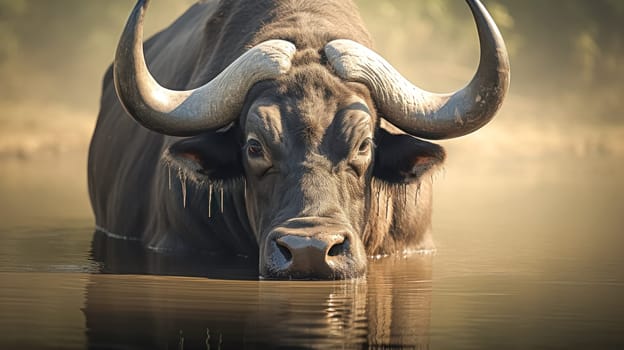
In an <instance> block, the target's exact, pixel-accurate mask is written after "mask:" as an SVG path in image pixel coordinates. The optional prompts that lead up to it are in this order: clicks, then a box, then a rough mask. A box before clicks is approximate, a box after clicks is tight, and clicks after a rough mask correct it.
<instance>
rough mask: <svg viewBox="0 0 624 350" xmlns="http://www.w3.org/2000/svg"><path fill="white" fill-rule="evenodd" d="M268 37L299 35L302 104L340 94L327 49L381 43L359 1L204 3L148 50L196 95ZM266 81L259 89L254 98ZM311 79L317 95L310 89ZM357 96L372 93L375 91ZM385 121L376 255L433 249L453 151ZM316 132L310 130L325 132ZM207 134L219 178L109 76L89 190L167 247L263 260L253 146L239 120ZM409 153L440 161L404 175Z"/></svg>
mask: <svg viewBox="0 0 624 350" xmlns="http://www.w3.org/2000/svg"><path fill="white" fill-rule="evenodd" d="M148 21H149V13H148ZM268 39H284V40H289V41H291V42H293V43H294V44H295V45H296V46H297V48H298V53H297V56H296V57H295V59H294V60H293V66H294V67H293V70H292V72H291V73H290V74H289V75H288V76H286V77H283V78H282V79H283V80H284V81H283V82H285V84H284V86H290V87H292V89H291V90H290V91H289V93H291V94H293V97H296V96H297V95H301V96H303V95H305V93H306V91H310V90H313V91H317V92H320V93H321V94H325V95H327V96H329V95H332V94H333V93H334V88H333V87H330V88H329V90H331V91H325V89H326V88H327V85H324V84H331V82H332V81H335V80H336V79H337V78H336V77H335V76H333V75H332V71H331V68H329V67H327V65H326V62H325V59H324V57H323V55H322V48H323V46H324V45H325V44H326V43H327V42H329V41H331V40H333V39H351V40H354V41H357V42H360V43H362V44H364V45H367V46H370V45H371V39H370V35H369V34H368V33H367V31H366V30H365V29H364V26H363V24H362V21H361V19H360V17H359V15H358V13H357V10H356V7H355V5H353V4H352V3H351V2H350V1H342V0H340V1H303V0H301V1H293V0H290V1H286V0H282V1H249V2H245V1H222V2H219V3H217V2H215V1H203V2H201V3H198V4H196V5H194V6H193V7H191V8H190V9H189V10H188V11H187V12H186V13H185V14H184V15H183V16H182V17H180V18H179V19H178V20H177V21H176V22H175V23H173V24H172V25H171V26H170V27H169V28H167V29H165V30H163V31H162V32H160V33H158V34H157V35H155V36H154V37H152V38H151V39H149V40H148V41H147V43H146V45H145V55H146V59H147V62H148V65H149V67H150V70H151V72H152V73H153V75H154V76H155V78H156V79H157V80H158V81H159V82H160V83H161V84H162V85H164V86H167V87H169V88H172V89H188V88H194V87H197V86H200V85H203V84H204V83H206V82H207V81H209V80H211V79H212V78H213V77H214V76H216V75H217V74H218V73H219V72H221V71H222V70H223V69H224V68H225V67H227V66H228V65H229V64H230V63H231V62H232V61H233V60H235V59H236V58H238V57H239V56H240V55H241V54H242V53H243V52H244V51H245V50H246V49H247V48H249V47H251V46H253V45H255V44H257V43H259V42H262V41H265V40H268ZM288 79H291V80H292V81H290V82H286V80H288ZM262 84H264V83H259V84H258V85H257V86H256V87H255V88H254V89H252V91H250V93H249V95H248V101H251V100H253V96H254V94H255V93H256V92H257V91H261V90H262V86H261V85H262ZM311 84H312V85H314V84H317V86H316V87H317V88H316V89H310V86H311ZM297 87H300V90H299V91H298V90H297ZM352 89H353V90H362V95H367V94H368V92H367V91H366V88H364V87H363V86H352ZM368 99H369V102H368V103H369V106H371V108H372V110H371V112H372V113H373V114H374V104H373V102H372V101H370V97H368ZM248 108H249V106H246V107H245V108H244V109H243V115H244V112H245V110H246V109H248ZM382 117H383V116H376V115H375V116H374V122H375V124H376V130H377V131H376V132H375V144H376V150H375V151H376V153H375V160H374V163H375V168H374V169H371V172H372V176H369V177H368V180H367V181H368V187H367V188H368V190H367V191H366V193H365V194H364V195H365V206H366V211H365V215H364V216H363V217H362V220H364V221H363V222H361V226H362V227H363V229H362V231H361V232H360V234H361V239H362V241H363V243H364V246H365V248H366V252H367V253H368V254H369V255H377V254H391V253H395V252H397V251H399V252H401V251H404V250H405V249H420V248H431V247H432V243H431V240H430V232H429V230H430V224H431V222H430V219H431V179H430V175H431V172H432V171H433V170H434V168H435V167H436V166H437V165H438V164H440V163H441V162H442V161H443V160H444V151H443V150H442V148H440V147H438V146H436V145H432V144H429V143H425V142H423V141H418V140H416V139H414V138H412V137H411V136H407V135H403V134H402V133H401V132H400V131H399V130H397V129H396V128H394V127H393V126H391V125H389V124H387V123H385V122H384V121H382ZM310 125H313V123H312V124H310V123H308V124H307V126H308V127H307V128H303V129H302V130H301V132H302V133H315V132H318V128H314V127H310ZM201 137H202V141H201V142H202V143H203V146H202V147H205V148H211V149H218V150H220V152H221V155H222V156H223V161H222V162H223V164H217V165H215V164H210V165H206V166H205V168H210V173H201V172H202V171H204V172H205V170H200V169H192V168H189V166H188V165H189V164H185V163H184V161H180V159H176V158H175V157H173V156H172V153H171V151H170V149H171V150H174V151H175V147H176V146H175V143H176V142H179V141H182V139H180V138H176V137H169V136H163V135H160V134H157V133H154V132H151V131H149V130H147V129H145V128H143V127H141V126H139V125H138V124H136V123H135V122H134V121H133V120H132V119H131V118H130V117H128V116H127V115H125V112H124V110H123V109H122V108H121V106H120V105H119V102H118V99H117V97H116V95H115V91H114V87H113V84H112V73H111V69H109V70H108V72H107V73H106V75H105V77H104V83H103V94H102V100H101V109H100V113H99V117H98V121H97V126H96V129H95V132H94V135H93V139H92V143H91V147H90V151H89V166H88V173H89V193H90V196H91V203H92V206H93V209H94V212H95V217H96V224H97V225H98V227H100V228H103V229H106V230H107V231H109V232H113V233H114V234H115V235H118V236H124V237H131V238H135V239H138V240H140V241H142V242H143V244H144V245H145V246H146V247H149V248H150V249H154V250H157V251H172V252H184V251H191V250H192V251H203V252H210V253H219V254H221V253H222V254H227V255H245V256H250V257H254V256H257V254H258V243H257V240H256V237H255V236H254V235H253V234H252V231H253V230H252V228H251V227H250V223H249V220H248V218H247V213H246V211H245V198H244V197H245V193H244V192H245V190H244V186H243V185H244V184H245V181H246V180H245V178H244V177H243V176H242V173H241V171H242V169H241V164H240V162H238V161H237V159H239V158H237V157H240V156H239V155H238V154H237V153H236V152H239V151H240V148H241V146H242V142H243V140H241V135H240V128H239V125H238V123H236V124H235V125H234V126H233V127H232V128H230V129H229V130H227V131H224V132H223V131H220V132H218V131H210V132H207V133H205V134H203V135H201ZM313 137H314V136H313V135H312V134H311V135H310V138H313ZM396 137H399V138H398V139H397V138H396ZM403 138H407V139H403ZM396 140H400V142H399V144H400V147H399V146H396V142H395V141H396ZM401 142H405V143H406V144H401ZM393 145H395V146H393ZM403 146H405V147H408V148H409V147H411V148H412V149H418V147H422V148H423V156H424V157H425V158H426V159H427V160H428V162H426V164H424V165H423V166H421V167H418V169H416V168H412V167H411V166H408V165H406V167H407V168H406V169H403V170H404V171H405V174H403V175H401V174H402V168H401V167H402V166H403V165H402V164H412V163H410V162H411V159H408V158H409V157H410V155H409V154H405V153H402V152H401V147H403ZM383 149H387V150H388V151H389V152H385V153H384V152H380V150H383ZM404 158H405V159H404ZM211 159H212V158H211ZM233 159H234V160H233ZM213 161H214V159H213ZM237 167H238V168H237ZM397 170H398V172H397ZM170 184H171V187H170ZM209 194H212V196H211V197H209ZM222 198H223V201H221V199H222ZM343 205H344V204H343Z"/></svg>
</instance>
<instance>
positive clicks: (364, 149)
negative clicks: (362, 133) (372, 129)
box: [358, 138, 373, 156]
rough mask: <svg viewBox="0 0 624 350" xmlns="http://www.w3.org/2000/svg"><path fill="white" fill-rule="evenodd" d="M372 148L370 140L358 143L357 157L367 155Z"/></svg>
mask: <svg viewBox="0 0 624 350" xmlns="http://www.w3.org/2000/svg"><path fill="white" fill-rule="evenodd" d="M372 146H373V140H371V139H370V138H367V139H365V140H364V141H362V143H360V147H358V155H359V156H365V155H367V154H368V153H369V152H370V150H371V148H372Z"/></svg>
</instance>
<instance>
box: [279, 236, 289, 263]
mask: <svg viewBox="0 0 624 350" xmlns="http://www.w3.org/2000/svg"><path fill="white" fill-rule="evenodd" d="M275 243H276V244H277V249H278V250H279V252H280V253H282V256H283V257H284V259H286V262H289V261H291V260H292V253H291V252H290V249H288V247H287V246H285V245H284V244H283V243H282V242H280V241H279V240H277V241H276V242H275Z"/></svg>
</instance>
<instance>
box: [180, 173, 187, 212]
mask: <svg viewBox="0 0 624 350" xmlns="http://www.w3.org/2000/svg"><path fill="white" fill-rule="evenodd" d="M180 184H182V204H183V206H184V208H186V177H184V178H181V179H180Z"/></svg>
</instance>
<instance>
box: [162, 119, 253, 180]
mask: <svg viewBox="0 0 624 350" xmlns="http://www.w3.org/2000/svg"><path fill="white" fill-rule="evenodd" d="M235 130H236V128H234V127H231V128H229V129H228V130H226V131H208V132H205V133H202V134H199V135H196V136H193V137H189V138H185V139H182V140H180V141H178V142H176V143H174V144H172V145H171V146H170V147H169V149H168V152H167V154H166V155H165V161H166V162H168V163H170V164H172V165H174V166H177V167H179V168H181V169H182V170H183V171H185V172H187V173H188V174H192V175H193V176H196V177H197V178H200V179H205V180H208V181H221V180H228V179H232V178H235V177H240V176H242V175H243V165H242V162H241V150H240V145H239V142H238V136H237V133H236V131H235Z"/></svg>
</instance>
